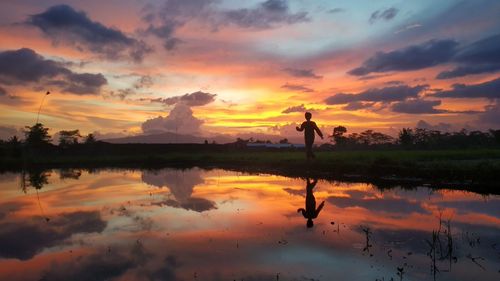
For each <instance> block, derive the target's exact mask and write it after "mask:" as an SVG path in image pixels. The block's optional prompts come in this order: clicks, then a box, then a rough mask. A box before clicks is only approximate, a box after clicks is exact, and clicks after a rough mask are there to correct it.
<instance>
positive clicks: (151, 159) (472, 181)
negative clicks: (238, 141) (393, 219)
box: [0, 149, 500, 194]
mask: <svg viewBox="0 0 500 281" xmlns="http://www.w3.org/2000/svg"><path fill="white" fill-rule="evenodd" d="M316 155H317V158H316V159H315V160H314V161H311V162H308V161H306V160H305V155H304V152H303V151H253V150H245V151H191V152H188V151H177V152H174V151H171V152H163V153H157V154H151V153H148V154H128V155H126V154H123V153H122V154H108V155H106V154H95V155H92V156H85V155H53V156H50V157H49V156H36V157H30V158H27V157H25V158H24V159H23V158H22V157H18V158H6V157H4V158H1V159H0V172H7V171H14V172H15V171H21V170H27V171H30V170H43V169H59V168H77V169H78V168H81V169H107V168H110V169H112V168H119V169H160V168H180V169H187V168H192V167H199V168H203V169H218V168H220V169H226V170H233V171H240V172H249V173H268V174H276V175H282V176H287V177H300V178H305V177H316V178H319V179H325V180H330V181H345V182H366V183H370V184H375V185H377V186H380V187H381V188H390V187H393V186H402V187H409V188H411V187H415V186H422V185H424V186H429V187H431V188H436V189H440V188H448V189H456V190H469V191H473V192H479V193H493V194H500V188H499V187H498V181H499V180H500V149H482V150H439V151H427V150H419V151H402V150H390V151H374V150H366V151H319V152H316Z"/></svg>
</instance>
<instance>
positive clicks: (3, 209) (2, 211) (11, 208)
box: [0, 175, 28, 220]
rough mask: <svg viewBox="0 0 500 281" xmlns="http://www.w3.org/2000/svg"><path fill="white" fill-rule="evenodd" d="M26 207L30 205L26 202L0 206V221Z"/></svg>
mask: <svg viewBox="0 0 500 281" xmlns="http://www.w3.org/2000/svg"><path fill="white" fill-rule="evenodd" d="M2 176H3V175H2ZM13 180H14V179H13ZM26 205H28V203H26V202H5V203H2V204H0V220H1V219H4V218H6V217H8V216H9V215H10V214H12V213H15V212H17V211H19V210H21V209H22V208H23V207H25V206H26Z"/></svg>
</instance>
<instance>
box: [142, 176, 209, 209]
mask: <svg viewBox="0 0 500 281" xmlns="http://www.w3.org/2000/svg"><path fill="white" fill-rule="evenodd" d="M141 179H142V181H143V182H145V183H147V184H149V185H153V186H156V187H159V188H163V187H167V188H168V189H169V190H170V192H171V194H172V195H173V197H174V199H172V198H165V199H164V200H162V201H159V202H154V203H153V204H154V205H158V206H163V205H166V206H170V207H175V208H183V209H186V210H193V211H196V212H203V211H208V210H211V209H216V208H217V207H216V205H215V202H213V201H210V200H207V199H204V198H198V197H192V194H193V189H194V187H195V186H196V185H199V184H202V183H204V180H203V178H202V177H201V171H200V170H199V169H196V168H195V169H190V170H166V169H164V170H156V171H144V172H143V173H142V176H141Z"/></svg>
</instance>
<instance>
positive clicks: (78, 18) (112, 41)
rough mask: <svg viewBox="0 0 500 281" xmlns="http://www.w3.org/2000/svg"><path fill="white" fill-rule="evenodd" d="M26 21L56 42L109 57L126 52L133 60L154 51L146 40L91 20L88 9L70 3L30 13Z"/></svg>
mask: <svg viewBox="0 0 500 281" xmlns="http://www.w3.org/2000/svg"><path fill="white" fill-rule="evenodd" d="M27 23H28V24H30V25H33V26H35V27H38V28H39V29H40V30H41V31H42V32H43V33H44V34H45V35H46V36H48V37H49V38H51V39H52V41H53V42H54V44H58V43H60V42H62V43H65V44H68V45H71V46H74V47H75V48H76V49H77V50H80V51H83V50H88V51H90V52H93V53H96V54H99V55H101V56H103V57H105V58H108V59H118V58H120V57H121V56H123V55H124V53H126V54H127V56H129V57H130V58H132V59H133V60H135V61H141V60H142V59H143V57H144V55H145V54H146V53H148V52H150V51H151V49H150V48H149V47H148V46H147V45H146V44H145V43H144V42H142V41H138V40H136V39H134V38H131V37H129V36H127V35H125V34H124V33H123V32H122V31H120V30H118V29H115V28H110V27H106V26H104V25H103V24H101V23H99V22H96V21H92V20H91V19H90V18H89V17H88V16H87V14H86V13H85V12H83V11H76V10H74V9H73V8H72V7H71V6H68V5H56V6H52V7H50V8H48V9H47V10H46V11H45V12H43V13H40V14H35V15H31V16H30V17H29V18H28V20H27Z"/></svg>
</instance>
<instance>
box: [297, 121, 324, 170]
mask: <svg viewBox="0 0 500 281" xmlns="http://www.w3.org/2000/svg"><path fill="white" fill-rule="evenodd" d="M305 117H306V121H304V122H303V123H302V125H300V127H297V128H296V129H297V131H299V132H302V131H304V139H305V142H306V157H307V160H309V159H312V158H314V153H313V152H312V147H313V144H314V136H315V134H314V132H315V131H316V133H317V134H318V136H320V138H321V139H323V133H322V132H321V131H320V130H319V128H318V126H317V125H316V123H315V122H314V121H311V117H312V114H311V113H310V112H306V114H305Z"/></svg>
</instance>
